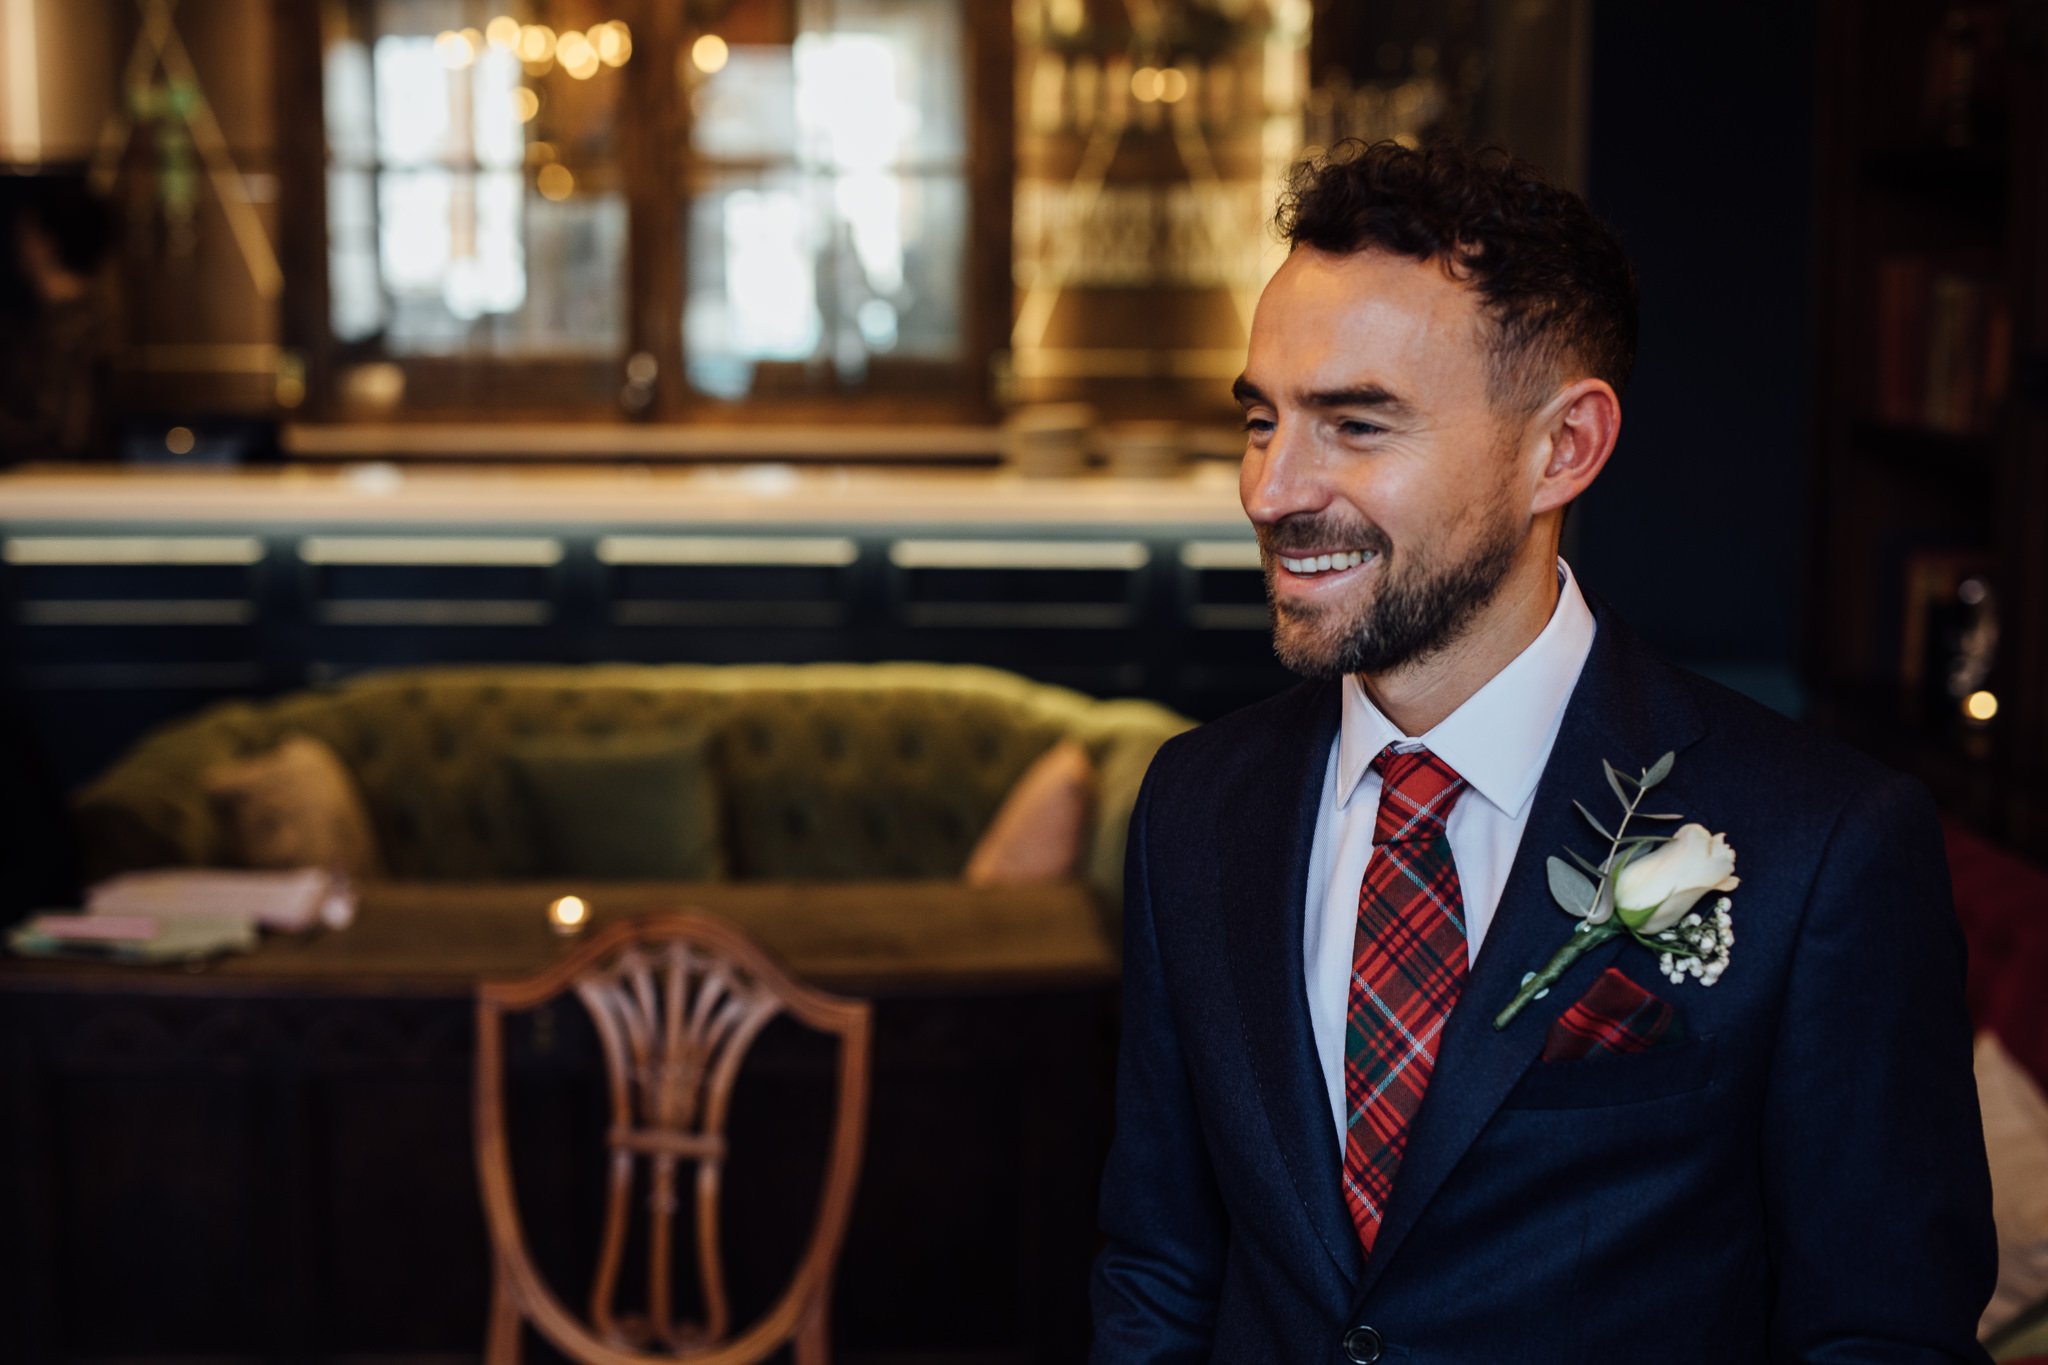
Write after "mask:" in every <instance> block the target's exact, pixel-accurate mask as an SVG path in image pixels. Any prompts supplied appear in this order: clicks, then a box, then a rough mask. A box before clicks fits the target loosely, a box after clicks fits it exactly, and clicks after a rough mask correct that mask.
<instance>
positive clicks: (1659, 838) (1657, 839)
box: [1615, 834, 1677, 848]
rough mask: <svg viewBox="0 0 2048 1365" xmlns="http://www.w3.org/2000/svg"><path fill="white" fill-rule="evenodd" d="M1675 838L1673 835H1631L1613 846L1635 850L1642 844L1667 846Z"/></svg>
mask: <svg viewBox="0 0 2048 1365" xmlns="http://www.w3.org/2000/svg"><path fill="white" fill-rule="evenodd" d="M1675 838H1677V836H1676V835H1673V834H1631V835H1629V836H1628V838H1626V839H1623V840H1621V841H1620V842H1619V843H1618V844H1616V845H1615V847H1617V848H1635V847H1637V846H1639V845H1642V844H1668V843H1670V842H1671V841H1672V840H1673V839H1675Z"/></svg>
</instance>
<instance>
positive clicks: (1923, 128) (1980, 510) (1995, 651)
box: [1805, 0, 2048, 858]
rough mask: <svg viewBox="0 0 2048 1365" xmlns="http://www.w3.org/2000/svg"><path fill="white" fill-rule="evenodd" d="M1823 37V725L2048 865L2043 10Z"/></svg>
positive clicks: (1894, 18)
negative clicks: (1915, 778)
mask: <svg viewBox="0 0 2048 1365" xmlns="http://www.w3.org/2000/svg"><path fill="white" fill-rule="evenodd" d="M1820 22H1821V34H1820V38H1821V41H1820V43H1819V52H1820V63H1821V67H1820V71H1819V74H1818V82H1817V93H1818V100H1819V104H1818V108H1817V119H1816V146H1815V154H1816V160H1815V193H1816V203H1815V215H1814V240H1813V242H1812V244H1811V249H1812V252H1813V257H1812V259H1813V267H1814V268H1813V280H1814V290H1815V298H1814V304H1815V307H1814V319H1815V336H1814V343H1815V345H1814V355H1815V362H1814V363H1815V376H1814V382H1815V390H1814V391H1815V403H1814V408H1813V433H1812V434H1813V441H1814V459H1813V464H1812V467H1811V478H1812V483H1811V487H1810V490H1809V491H1810V495H1811V496H1810V507H1811V516H1812V535H1811V539H1810V547H1811V549H1810V553H1811V555H1812V559H1811V563H1810V566H1809V570H1810V571H1809V579H1808V581H1809V584H1810V597H1809V600H1808V604H1807V616H1808V622H1809V629H1808V631H1807V658H1806V661H1805V662H1806V670H1807V675H1808V677H1809V679H1810V681H1811V682H1812V684H1813V696H1814V703H1815V719H1817V720H1818V721H1819V722H1820V723H1821V724H1823V725H1825V726H1827V727H1829V728H1830V729H1833V730H1835V731H1836V732H1837V733H1840V734H1842V735H1843V736H1844V737H1845V738H1848V739H1850V740H1851V741H1853V742H1855V743H1857V744H1859V745H1861V746H1862V747H1864V748H1866V749H1868V750H1870V751H1872V752H1874V753H1876V754H1877V755H1878V756H1880V757H1881V758H1883V759H1885V760H1886V761H1888V762H1890V763H1892V764H1894V765H1896V766H1898V767H1902V768H1904V769H1906V770H1908V771H1910V772H1913V773H1915V774H1916V775H1918V776H1919V777H1921V778H1922V779H1923V780H1925V781H1926V782H1927V783H1928V784H1929V785H1930V786H1932V787H1933V788H1934V791H1935V794H1936V796H1937V797H1938V798H1939V799H1940V801H1941V803H1942V805H1943V807H1944V809H1946V810H1947V811H1948V812H1949V813H1950V814H1952V815H1954V816H1957V817H1959V818H1961V819H1962V820H1964V821H1965V822H1967V823H1969V824H1971V825H1974V826H1976V827H1977V828H1979V829H1981V830H1982V831H1983V832H1985V833H1986V834H1988V835H1990V836H1992V837H1994V838H1997V839H1999V840H2001V841H2003V842H2005V843H2008V844H2010V845H2012V846H2015V847H2017V848H2020V849H2022V850H2024V851H2026V852H2029V853H2031V854H2032V855H2033V856H2035V857H2037V858H2048V619H2044V613H2048V544H2044V542H2048V382H2044V380H2048V352H2044V346H2048V261H2044V259H2043V247H2044V245H2048V239H2044V237H2043V229H2044V227H2048V221H2044V208H2048V128H2044V122H2043V120H2044V115H2048V109H2044V100H2043V94H2042V92H2043V89H2044V87H2048V79H2044V78H2048V12H2044V8H2043V6H2041V5H2039V4H2036V3H2031V2H2030V0H1886V2H1885V3H1878V0H1826V3H1824V4H1823V5H1822V8H1821V16H1820Z"/></svg>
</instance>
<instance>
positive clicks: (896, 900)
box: [0, 881, 1117, 998]
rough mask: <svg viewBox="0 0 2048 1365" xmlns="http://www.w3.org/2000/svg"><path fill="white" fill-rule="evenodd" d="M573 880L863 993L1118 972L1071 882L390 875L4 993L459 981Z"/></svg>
mask: <svg viewBox="0 0 2048 1365" xmlns="http://www.w3.org/2000/svg"><path fill="white" fill-rule="evenodd" d="M566 895H576V896H581V897H582V898H583V899H584V900H585V901H587V902H588V903H589V905H590V908H591V923H592V924H593V925H603V924H608V923H612V922H614V921H617V920H621V919H625V918H629V917H631V916H634V915H643V914H649V913H653V912H656V911H662V910H682V909H696V910H701V911H704V912H705V913H707V914H712V915H716V916H718V917H719V918H721V919H725V920H729V921H731V922H732V923H734V924H737V925H738V926H739V927H740V928H741V929H744V930H745V931H746V932H747V933H748V934H749V935H751V936H752V937H753V938H754V940H755V941H756V942H758V943H759V944H761V946H762V947H764V948H766V949H767V950H768V951H769V952H770V953H772V954H773V955H774V956H775V957H776V958H777V959H779V960H780V961H781V962H782V964H783V965H784V966H786V967H788V968H789V969H790V970H791V971H792V972H794V973H795V974H796V975H797V976H798V977H800V978H802V979H804V980H807V981H810V982H811V983H813V984H814V985H820V986H824V987H827V988H828V989H832V990H837V991H847V992H853V993H857V994H863V995H881V996H897V995H930V994H945V993H953V992H960V991H1016V990H1043V989H1047V988H1054V987H1073V986H1099V985H1103V984H1105V983H1109V982H1113V981H1114V980H1115V979H1116V973H1117V961H1116V952H1115V949H1114V948H1113V947H1112V946H1111V944H1110V941H1109V937H1108V934H1107V933H1106V931H1105V930H1104V928H1103V923H1102V912H1101V910H1100V909H1099V908H1098V907H1097V906H1096V904H1095V900H1094V897H1093V896H1091V895H1090V894H1089V893H1088V891H1087V889H1086V888H1084V887H1081V886H1078V885H1070V886H1034V887H991V888H983V889H973V888H968V887H964V886H962V885H960V884H959V883H957V882H949V881H915V882H843V883H783V882H753V883H749V882H725V883H712V884H705V885H701V886H696V885H693V886H687V887H685V886H678V885H675V884H673V883H630V882H616V883H600V884H595V885H593V884H590V883H574V882H561V883H550V882H506V883H493V884H474V883H466V884H464V885H461V886H450V885H446V884H441V883H424V882H414V883H390V884H386V885H382V886H373V887H368V888H366V889H365V890H364V892H363V894H362V897H361V904H360V906H359V908H358V911H357V915H356V921H355V923H354V924H352V925H351V926H350V927H349V928H347V929H345V930H340V931H335V932H324V931H323V932H315V933H311V934H305V935H270V936H267V937H266V938H265V940H264V942H263V945H262V947H261V948H260V949H258V950H257V951H256V952H253V953H246V954H236V955H230V956H227V957H223V958H219V959H217V960H215V961H213V962H210V963H207V964H205V965H203V966H198V967H132V966H123V965H120V964H116V963H107V962H95V961H79V960H57V959H27V958H9V957H0V992H20V991H88V992H103V991H115V992H137V993H145V992H174V993H192V994H200V995H228V994H263V993H268V992H274V991H278V990H289V991H292V992H295V993H323V992H331V993H340V994H348V995H372V996H391V995H404V996H449V997H453V996H460V997H463V998H467V997H468V996H469V994H470V991H471V990H472V989H473V988H474V986H475V984H476V983H477V982H478V981H480V980H484V979H490V978H504V977H518V976H528V975H531V974H533V973H535V972H538V971H540V970H541V969H542V968H544V967H546V966H547V965H548V963H549V962H550V961H552V960H553V959H554V958H555V957H556V956H557V955H558V954H559V953H561V952H562V951H563V950H564V948H565V947H566V945H568V944H569V943H571V942H573V941H574V940H572V939H565V938H563V937H561V936H559V935H557V934H555V933H554V932H552V931H551V930H550V928H549V927H548V924H547V918H546V911H547V907H548V903H549V902H550V901H552V900H554V899H555V898H556V897H558V896H566Z"/></svg>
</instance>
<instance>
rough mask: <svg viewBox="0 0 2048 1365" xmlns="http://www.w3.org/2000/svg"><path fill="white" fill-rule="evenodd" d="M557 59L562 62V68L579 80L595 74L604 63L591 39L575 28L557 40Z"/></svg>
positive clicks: (585, 79)
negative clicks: (599, 59) (598, 56)
mask: <svg viewBox="0 0 2048 1365" xmlns="http://www.w3.org/2000/svg"><path fill="white" fill-rule="evenodd" d="M555 60H556V61H558V62H560V63H561V64H562V70H564V71H566V72H568V73H569V75H570V76H571V77H573V78H574V79H576V80H579V81H587V80H589V79H590V78H591V77H592V76H595V75H596V74H597V70H598V67H599V66H601V65H602V63H601V62H599V61H598V58H597V49H596V48H595V47H594V46H592V45H591V42H590V39H588V38H587V37H585V36H584V35H583V34H581V33H579V32H578V31H576V30H575V29H573V28H572V29H570V30H569V31H568V32H567V33H564V34H563V35H562V36H561V37H559V38H557V39H556V40H555Z"/></svg>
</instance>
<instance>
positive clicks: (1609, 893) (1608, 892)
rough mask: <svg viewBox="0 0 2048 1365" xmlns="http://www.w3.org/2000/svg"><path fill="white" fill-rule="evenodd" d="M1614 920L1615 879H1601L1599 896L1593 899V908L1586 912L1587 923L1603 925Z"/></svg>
mask: <svg viewBox="0 0 2048 1365" xmlns="http://www.w3.org/2000/svg"><path fill="white" fill-rule="evenodd" d="M1613 918H1614V878H1612V877H1603V878H1601V879H1600V891H1599V894H1597V895H1595V896H1594V897H1593V908H1592V909H1591V910H1589V911H1587V912H1586V923H1587V924H1589V925H1596V926H1597V925H1602V924H1605V923H1607V921H1609V920H1611V919H1613Z"/></svg>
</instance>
